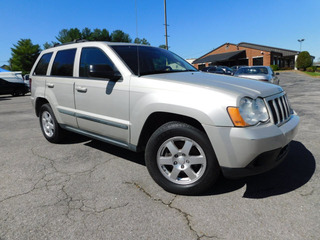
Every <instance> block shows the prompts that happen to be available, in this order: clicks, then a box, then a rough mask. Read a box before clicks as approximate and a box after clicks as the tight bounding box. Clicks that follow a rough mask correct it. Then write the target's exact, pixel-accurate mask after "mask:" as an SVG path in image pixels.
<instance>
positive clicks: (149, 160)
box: [145, 122, 220, 195]
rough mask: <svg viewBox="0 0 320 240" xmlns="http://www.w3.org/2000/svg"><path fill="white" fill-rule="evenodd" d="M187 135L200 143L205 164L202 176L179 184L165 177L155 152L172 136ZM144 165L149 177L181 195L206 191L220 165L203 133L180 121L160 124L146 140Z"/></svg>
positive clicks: (216, 176) (215, 176)
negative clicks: (194, 180)
mask: <svg viewBox="0 0 320 240" xmlns="http://www.w3.org/2000/svg"><path fill="white" fill-rule="evenodd" d="M177 136H181V137H187V138H190V139H192V140H193V141H195V142H196V143H197V144H199V145H200V147H201V148H202V150H203V151H204V153H205V156H206V160H207V166H206V169H205V172H204V174H203V175H202V177H201V178H200V179H199V180H197V181H196V182H193V183H190V184H186V185H180V184H176V183H173V182H171V181H169V180H168V179H166V178H165V177H164V176H163V175H162V173H161V172H160V170H159V167H158V165H157V153H158V150H159V148H160V146H161V145H162V144H163V143H164V142H165V141H166V140H168V139H170V138H172V137H177ZM145 160H146V166H147V168H148V171H149V173H150V175H151V177H152V178H153V179H154V180H155V182H157V183H158V184H159V185H160V186H161V187H162V188H163V189H165V190H167V191H169V192H172V193H176V194H181V195H195V194H200V193H202V192H204V191H206V190H207V189H208V188H209V187H210V186H212V185H213V183H214V182H215V181H216V180H217V178H218V176H219V173H220V167H219V164H218V162H217V159H216V156H215V153H214V150H213V148H212V146H211V144H210V141H209V139H208V137H207V135H206V134H205V133H203V132H202V131H200V130H198V129H197V128H194V127H192V126H190V125H188V124H185V123H180V122H170V123H167V124H164V125H162V126H161V127H160V128H159V129H158V130H157V131H155V132H154V134H153V135H152V136H151V138H150V139H149V141H148V144H147V147H146V152H145Z"/></svg>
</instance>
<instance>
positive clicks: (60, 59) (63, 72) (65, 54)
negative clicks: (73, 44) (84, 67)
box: [51, 49, 76, 77]
mask: <svg viewBox="0 0 320 240" xmlns="http://www.w3.org/2000/svg"><path fill="white" fill-rule="evenodd" d="M75 54H76V49H68V50H61V51H59V52H57V55H56V57H55V59H54V62H53V65H52V70H51V75H53V76H66V77H69V76H73V64H74V57H75Z"/></svg>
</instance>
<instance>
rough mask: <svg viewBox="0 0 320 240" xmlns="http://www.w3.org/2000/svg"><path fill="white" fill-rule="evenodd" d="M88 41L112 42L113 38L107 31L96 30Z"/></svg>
mask: <svg viewBox="0 0 320 240" xmlns="http://www.w3.org/2000/svg"><path fill="white" fill-rule="evenodd" d="M88 40H92V41H111V37H110V34H109V31H108V30H107V29H105V28H104V29H102V30H100V29H98V28H96V29H94V30H93V32H92V34H91V38H90V39H88Z"/></svg>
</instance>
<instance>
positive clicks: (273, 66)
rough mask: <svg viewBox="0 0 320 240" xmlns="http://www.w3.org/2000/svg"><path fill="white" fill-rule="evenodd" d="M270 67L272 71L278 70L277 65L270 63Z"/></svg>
mask: <svg viewBox="0 0 320 240" xmlns="http://www.w3.org/2000/svg"><path fill="white" fill-rule="evenodd" d="M270 67H271V68H272V70H273V71H278V70H279V67H278V65H270Z"/></svg>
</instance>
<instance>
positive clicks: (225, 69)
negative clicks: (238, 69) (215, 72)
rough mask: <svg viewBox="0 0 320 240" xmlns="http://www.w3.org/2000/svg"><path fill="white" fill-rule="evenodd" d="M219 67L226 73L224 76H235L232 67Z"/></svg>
mask: <svg viewBox="0 0 320 240" xmlns="http://www.w3.org/2000/svg"><path fill="white" fill-rule="evenodd" d="M218 67H219V68H221V69H222V70H223V71H224V74H226V75H233V74H234V71H233V70H232V68H230V67H227V66H218Z"/></svg>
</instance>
